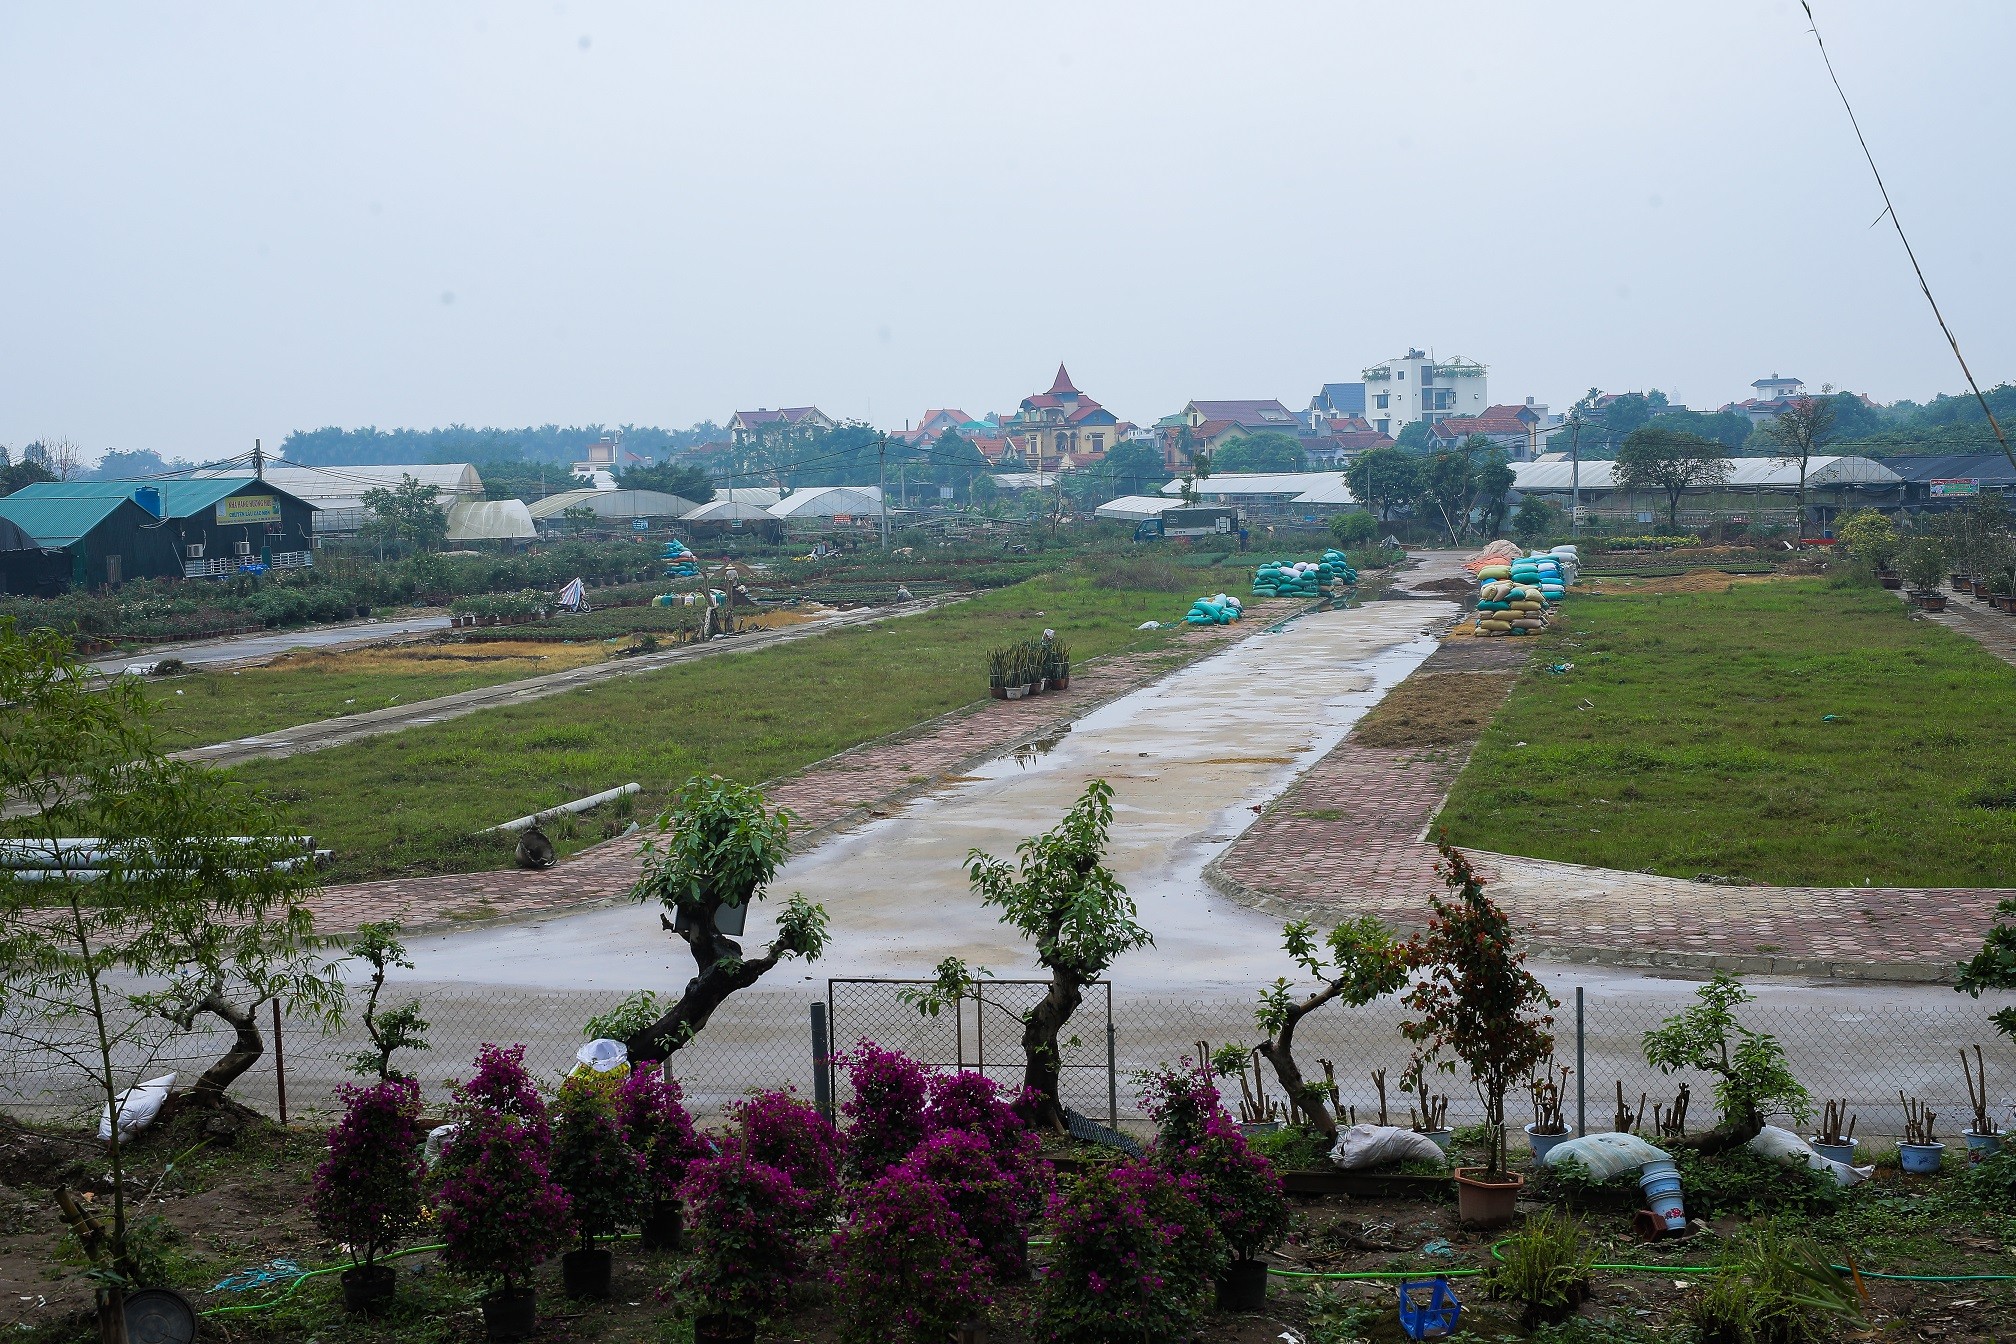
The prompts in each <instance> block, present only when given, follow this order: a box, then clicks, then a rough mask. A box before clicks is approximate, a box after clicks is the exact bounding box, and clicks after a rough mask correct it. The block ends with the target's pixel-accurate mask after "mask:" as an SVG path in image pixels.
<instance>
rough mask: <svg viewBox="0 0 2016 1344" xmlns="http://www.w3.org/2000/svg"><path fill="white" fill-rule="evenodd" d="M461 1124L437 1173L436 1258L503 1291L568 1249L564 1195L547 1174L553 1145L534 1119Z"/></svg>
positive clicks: (485, 1117)
mask: <svg viewBox="0 0 2016 1344" xmlns="http://www.w3.org/2000/svg"><path fill="white" fill-rule="evenodd" d="M460 1123H461V1125H462V1127H461V1129H460V1130H459V1131H457V1133H456V1135H455V1138H454V1140H453V1142H451V1143H450V1144H449V1145H448V1149H447V1151H446V1152H445V1153H443V1154H442V1157H441V1165H440V1166H439V1167H437V1168H436V1169H435V1176H436V1178H437V1181H438V1184H437V1186H436V1188H435V1194H434V1212H435V1216H436V1217H437V1218H438V1219H439V1221H440V1225H441V1236H442V1240H443V1241H445V1242H446V1243H447V1246H446V1249H445V1250H443V1251H442V1253H441V1259H442V1261H443V1263H445V1264H446V1265H447V1266H448V1268H449V1269H451V1270H453V1271H455V1272H456V1273H458V1274H462V1275H465V1276H467V1277H469V1278H472V1279H477V1280H480V1281H482V1282H485V1283H488V1284H491V1285H493V1286H495V1287H497V1288H501V1289H502V1290H503V1291H505V1292H507V1293H508V1292H511V1291H512V1290H514V1289H518V1288H523V1287H525V1286H527V1282H528V1280H530V1278H531V1276H532V1270H533V1269H534V1267H536V1266H538V1265H542V1264H544V1263H545V1262H546V1261H547V1260H549V1259H551V1258H552V1257H553V1255H554V1253H555V1252H556V1251H558V1250H560V1249H561V1247H562V1246H564V1245H565V1244H566V1241H567V1236H568V1233H569V1232H570V1231H571V1230H572V1226H573V1224H572V1221H571V1220H572V1216H573V1215H572V1212H571V1210H570V1209H569V1208H568V1204H567V1193H566V1191H564V1190H562V1189H561V1188H560V1187H559V1186H558V1185H557V1184H555V1183H554V1181H553V1179H552V1176H551V1174H550V1169H549V1167H548V1160H549V1157H550V1153H551V1144H550V1142H548V1141H547V1140H546V1139H545V1138H544V1137H543V1135H542V1134H541V1133H540V1131H539V1130H538V1129H537V1128H536V1127H535V1126H534V1125H533V1124H532V1123H531V1121H529V1120H527V1119H524V1118H522V1117H520V1116H515V1115H506V1114H504V1113H502V1112H496V1111H492V1112H481V1113H474V1114H471V1115H470V1116H468V1117H467V1118H465V1119H463V1120H462V1121H461V1122H460Z"/></svg>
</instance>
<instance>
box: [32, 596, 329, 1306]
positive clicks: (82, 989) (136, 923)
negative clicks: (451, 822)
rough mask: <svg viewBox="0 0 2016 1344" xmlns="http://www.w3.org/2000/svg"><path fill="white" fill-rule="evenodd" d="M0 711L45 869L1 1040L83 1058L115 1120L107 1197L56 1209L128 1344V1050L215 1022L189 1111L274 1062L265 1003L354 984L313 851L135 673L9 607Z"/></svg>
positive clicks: (298, 1003)
mask: <svg viewBox="0 0 2016 1344" xmlns="http://www.w3.org/2000/svg"><path fill="white" fill-rule="evenodd" d="M0 703H4V704H5V705H6V707H7V709H6V713H5V714H4V715H0V795H4V796H5V797H6V798H7V799H8V800H9V802H10V803H11V804H13V806H14V807H15V808H16V809H18V811H17V814H16V815H15V817H14V819H13V820H12V822H11V823H10V834H9V838H8V840H7V841H6V844H7V845H8V847H9V848H10V849H13V850H15V852H16V853H17V854H19V855H21V856H22V857H23V858H24V859H27V860H30V861H31V862H27V863H22V864H18V865H16V864H9V865H0V1002H4V1004H5V1005H6V1009H7V1011H6V1013H5V1015H4V1018H0V1032H4V1033H5V1034H6V1035H7V1036H8V1037H10V1038H11V1039H12V1040H13V1041H14V1042H15V1043H16V1044H18V1045H19V1046H20V1047H21V1048H23V1049H26V1050H29V1051H33V1052H36V1053H38V1054H51V1055H54V1056H56V1057H58V1058H63V1059H68V1060H72V1061H75V1062H76V1064H77V1065H78V1067H80V1068H81V1069H83V1070H85V1071H86V1072H88V1075H89V1078H90V1084H91V1089H92V1092H93V1094H94V1096H95V1098H96V1099H97V1102H98V1104H100V1105H102V1106H103V1107H104V1108H105V1110H106V1113H107V1114H108V1115H111V1116H113V1117H114V1123H113V1124H111V1125H110V1126H109V1130H110V1133H109V1137H108V1140H107V1149H106V1161H107V1165H108V1167H109V1172H108V1175H109V1177H110V1179H109V1182H108V1184H109V1186H110V1189H109V1191H108V1192H107V1198H106V1199H105V1200H104V1201H103V1203H102V1204H100V1205H99V1206H98V1208H97V1209H96V1210H87V1209H85V1208H83V1207H82V1206H81V1205H80V1204H79V1203H78V1201H77V1200H76V1199H75V1198H74V1197H73V1196H72V1195H71V1194H70V1193H69V1191H68V1190H67V1189H60V1188H59V1190H58V1192H57V1202H58V1204H59V1206H60V1207H62V1208H63V1210H64V1216H65V1218H66V1220H67V1221H68V1222H69V1223H70V1226H71V1228H72V1230H73V1231H74V1232H75V1233H76V1235H77V1240H78V1243H79V1245H80V1246H82V1247H83V1249H84V1251H85V1254H86V1255H87V1256H88V1258H89V1259H90V1260H91V1263H92V1267H93V1274H94V1282H95V1284H96V1285H97V1307H98V1331H99V1337H100V1339H101V1340H105V1341H119V1340H123V1339H124V1338H125V1325H124V1320H125V1307H124V1294H125V1291H126V1289H127V1288H128V1287H129V1286H132V1284H133V1283H134V1276H135V1275H136V1273H137V1272H138V1269H139V1266H138V1264H137V1263H136V1260H135V1257H134V1254H133V1250H134V1247H133V1245H132V1243H131V1240H130V1238H129V1228H128V1216H127V1215H128V1199H129V1191H130V1188H131V1183H130V1182H129V1180H128V1178H127V1176H126V1151H125V1148H126V1142H127V1130H128V1128H129V1126H125V1125H121V1124H120V1123H117V1120H118V1118H121V1117H123V1116H124V1114H125V1107H124V1104H123V1102H122V1093H123V1092H124V1091H125V1090H126V1089H127V1088H128V1087H129V1086H131V1085H133V1084H135V1083H137V1082H139V1081H140V1080H141V1076H142V1075H140V1074H139V1073H138V1072H137V1070H138V1069H139V1068H144V1067H146V1065H145V1064H144V1063H143V1064H140V1065H135V1064H134V1063H132V1061H133V1060H135V1059H138V1060H142V1061H145V1060H150V1059H152V1058H155V1057H157V1055H158V1051H159V1049H160V1047H161V1046H162V1045H163V1044H164V1038H165V1037H168V1036H172V1035H174V1034H176V1033H178V1032H180V1031H182V1030H184V1029H185V1024H187V1025H188V1026H193V1025H194V1019H195V1016H196V1015H197V1014H199V1013H215V1014H216V1015H218V1016H220V1017H222V1018H224V1020H226V1021H228V1022H230V1024H231V1026H232V1033H231V1045H230V1047H229V1048H228V1049H227V1051H226V1053H225V1054H224V1055H223V1056H222V1057H221V1058H220V1059H218V1060H217V1062H216V1063H215V1064H213V1065H212V1066H211V1067H210V1068H208V1069H207V1070H205V1071H204V1073H203V1075H202V1077H201V1078H200V1079H199V1080H198V1082H197V1084H196V1086H195V1087H194V1088H192V1089H190V1090H189V1092H188V1093H186V1094H185V1095H184V1097H183V1098H181V1099H178V1101H177V1104H178V1105H183V1104H193V1105H198V1106H214V1105H217V1104H219V1103H220V1102H221V1101H222V1099H223V1097H224V1094H225V1091H226V1089H227V1088H229V1087H230V1085H231V1084H232V1083H233V1082H234V1081H235V1080H236V1079H237V1078H238V1077H240V1076H241V1075H242V1074H243V1073H244V1071H245V1070H246V1069H247V1068H249V1067H251V1065H252V1063H253V1062H254V1061H255V1060H257V1059H258V1058H259V1057H260V1055H261V1054H263V1053H264V1042H263V1040H262V1039H261V1038H260V1036H259V1031H258V1025H257V1018H256V1016H255V1015H254V1013H255V1011H256V1009H257V1008H259V1007H260V1006H262V1005H263V1004H265V1003H267V1002H271V1001H277V1002H279V1003H280V1004H281V1005H282V1006H283V1007H284V1008H287V1009H289V1010H295V1011H305V1012H307V1013H309V1014H312V1015H314V1016H316V1017H318V1018H322V1019H323V1020H333V1017H334V1015H335V1014H336V1012H337V1011H338V1010H339V1009H340V1007H341V1005H342V1002H343V984H342V980H341V978H340V977H339V976H338V975H337V974H336V973H335V971H334V969H333V968H332V967H331V966H330V965H329V964H328V963H327V962H326V961H325V960H323V959H322V958H321V957H319V956H318V955H317V954H316V953H315V952H314V950H313V947H312V944H311V941H310V933H311V926H310V920H309V914H308V909H307V906H306V905H305V904H304V900H305V897H306V896H307V894H308V892H309V890H310V889H311V888H312V887H313V884H314V879H313V874H312V873H311V872H310V871H308V870H307V869H306V868H305V866H303V865H300V864H298V863H291V864H290V863H284V862H283V860H288V859H297V860H298V858H299V857H300V855H301V848H300V846H299V844H298V843H296V842H294V841H292V840H290V839H287V838H285V837H286V828H285V827H284V825H283V824H282V822H281V820H280V818H279V817H278V816H277V815H276V814H275V813H274V811H273V810H272V809H271V808H270V807H269V806H268V805H267V804H266V802H265V801H264V800H263V799H262V798H261V797H260V796H259V795H257V794H255V793H253V792H250V791H248V790H246V789H244V788H243V787H241V786H239V785H237V784H235V783H233V782H232V781H231V780H230V779H228V778H227V777H225V776H222V775H218V774H215V773H213V772H211V771H208V770H204V769H202V768H200V767H197V766H193V765H189V764H186V763H182V762H177V761H172V760H169V759H168V758H167V755H166V754H165V752H164V750H163V747H162V744H161V742H160V737H159V733H158V731H157V730H156V729H155V727H154V725H153V724H152V722H151V721H150V717H149V714H150V708H149V704H148V701H147V698H146V695H145V693H144V692H143V691H142V690H141V687H140V685H139V683H138V681H137V680H135V679H133V678H125V677H122V678H118V679H115V680H114V681H113V682H112V683H111V684H109V685H103V684H102V683H99V682H98V680H97V678H95V677H94V675H93V674H92V673H91V670H90V669H89V668H88V667H87V666H85V665H84V664H83V663H82V662H81V661H79V660H78V658H77V657H76V654H75V652H74V651H73V649H72V648H71V646H70V642H69V640H68V639H67V638H66V637H64V636H63V635H61V634H59V633H57V632H56V631H54V630H50V629H38V630H32V631H26V632H23V631H22V630H20V629H19V628H18V627H17V626H16V625H15V623H14V620H13V618H11V617H4V618H0ZM79 836H93V837H97V839H98V843H97V844H96V845H94V846H91V847H89V848H85V847H82V846H78V845H76V844H74V843H70V842H71V841H72V840H73V838H74V837H79ZM135 986H151V987H152V991H151V992H147V993H143V992H140V991H139V990H138V989H136V988H135ZM164 986H165V988H164ZM101 1218H105V1219H106V1221H101Z"/></svg>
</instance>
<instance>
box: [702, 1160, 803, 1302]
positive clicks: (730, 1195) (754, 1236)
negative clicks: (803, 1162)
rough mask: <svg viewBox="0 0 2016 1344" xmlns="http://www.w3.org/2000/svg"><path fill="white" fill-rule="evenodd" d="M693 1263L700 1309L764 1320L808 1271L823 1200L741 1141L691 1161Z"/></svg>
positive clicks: (787, 1296) (786, 1297) (788, 1296)
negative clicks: (809, 1251)
mask: <svg viewBox="0 0 2016 1344" xmlns="http://www.w3.org/2000/svg"><path fill="white" fill-rule="evenodd" d="M680 1194H681V1196H682V1197H683V1198H684V1199H685V1201H686V1210H687V1221H688V1226H689V1227H690V1229H691V1235H690V1237H689V1242H690V1247H689V1249H691V1251H692V1252H693V1257H694V1259H693V1264H692V1266H691V1267H690V1268H688V1269H687V1270H686V1271H685V1273H684V1274H683V1275H681V1277H680V1288H681V1289H682V1291H683V1292H684V1294H685V1296H686V1297H687V1299H688V1300H689V1301H690V1302H691V1303H692V1304H693V1305H694V1306H695V1307H696V1308H697V1309H698V1310H700V1311H702V1312H707V1313H714V1314H719V1315H723V1316H729V1317H734V1318H738V1319H740V1320H743V1321H748V1322H755V1323H760V1322H762V1321H764V1320H766V1319H768V1318H769V1317H771V1316H773V1315H775V1314H777V1313H778V1312H779V1311H781V1310H783V1308H784V1306H785V1304H786V1303H787V1302H789V1300H790V1296H791V1290H792V1288H793V1287H795V1286H796V1285H797V1284H798V1282H799V1281H800V1280H802V1279H803V1278H804V1277H805V1275H806V1272H807V1265H808V1261H807V1241H808V1238H809V1234H810V1232H811V1230H812V1228H813V1227H814V1226H815V1224H816V1222H817V1219H818V1217H819V1202H818V1200H817V1199H816V1198H815V1197H813V1196H812V1195H811V1194H809V1193H807V1192H806V1191H804V1190H802V1189H800V1188H799V1187H798V1186H797V1185H796V1184H795V1183H793V1181H792V1179H791V1177H790V1176H789V1175H787V1174H786V1173H784V1172H782V1171H779V1170H778V1169H777V1168H776V1167H773V1166H770V1165H769V1164H768V1163H765V1162H762V1161H759V1160H758V1159H757V1158H755V1157H754V1156H752V1155H751V1153H750V1151H749V1149H748V1148H747V1147H745V1146H744V1145H742V1144H739V1143H731V1144H729V1145H728V1146H727V1147H726V1148H725V1149H724V1150H723V1151H722V1152H721V1153H720V1155H718V1156H715V1157H708V1158H702V1159H700V1160H698V1161H695V1162H691V1163H689V1164H688V1165H687V1168H686V1179H685V1181H684V1183H683V1184H682V1185H681V1186H680Z"/></svg>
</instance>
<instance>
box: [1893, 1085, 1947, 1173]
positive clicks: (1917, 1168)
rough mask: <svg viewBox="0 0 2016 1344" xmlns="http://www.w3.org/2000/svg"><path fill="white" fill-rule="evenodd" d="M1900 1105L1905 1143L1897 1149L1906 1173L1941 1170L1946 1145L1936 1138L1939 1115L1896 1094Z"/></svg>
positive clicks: (1913, 1099)
mask: <svg viewBox="0 0 2016 1344" xmlns="http://www.w3.org/2000/svg"><path fill="white" fill-rule="evenodd" d="M1897 1104H1898V1105H1899V1106H1900V1107H1902V1108H1903V1111H1904V1141H1903V1142H1902V1143H1900V1144H1898V1145H1897V1156H1898V1160H1899V1162H1900V1164H1901V1165H1902V1166H1903V1168H1904V1170H1906V1171H1911V1172H1920V1173H1923V1172H1930V1171H1937V1170H1939V1164H1940V1160H1941V1158H1942V1156H1943V1155H1944V1153H1945V1151H1946V1145H1945V1144H1943V1143H1941V1142H1940V1141H1939V1139H1938V1138H1937V1137H1936V1136H1935V1134H1934V1131H1933V1128H1932V1126H1933V1125H1934V1124H1935V1123H1936V1122H1937V1121H1938V1119H1939V1113H1938V1112H1937V1111H1935V1110H1933V1109H1932V1108H1931V1107H1929V1106H1927V1105H1926V1104H1925V1103H1924V1102H1922V1101H1920V1100H1918V1099H1917V1098H1916V1097H1907V1096H1905V1095H1904V1094H1903V1093H1902V1092H1899V1093H1898V1094H1897Z"/></svg>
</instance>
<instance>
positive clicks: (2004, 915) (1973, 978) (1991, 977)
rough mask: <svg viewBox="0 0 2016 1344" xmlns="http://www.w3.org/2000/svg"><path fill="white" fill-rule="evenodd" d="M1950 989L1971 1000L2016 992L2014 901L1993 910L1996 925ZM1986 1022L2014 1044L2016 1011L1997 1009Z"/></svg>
mask: <svg viewBox="0 0 2016 1344" xmlns="http://www.w3.org/2000/svg"><path fill="white" fill-rule="evenodd" d="M1953 988H1954V989H1955V990H1957V991H1959V992H1960V993H1962V994H1965V995H1968V996H1969V997H1970V998H1976V999H1978V998H1980V997H1981V995H1982V993H1983V992H1984V991H1986V990H1990V989H2016V899H2011V898H2004V899H2003V900H2002V901H2000V902H1999V903H1997V905H1996V906H1995V923H1994V926H1993V927H1991V928H1990V929H1989V930H1988V936H1987V937H1986V938H1984V939H1983V940H1982V942H1981V950H1980V951H1979V952H1976V953H1975V954H1974V955H1973V957H1972V958H1971V959H1970V960H1969V961H1968V962H1967V964H1966V965H1964V966H1962V967H1961V968H1960V976H1959V978H1958V979H1957V980H1955V981H1954V982H1953ZM1988 1020H1989V1021H1990V1022H1993V1023H1994V1024H1995V1030H1997V1031H1999V1032H2001V1033H2002V1034H2003V1035H2004V1036H2007V1037H2008V1038H2009V1039H2010V1040H2012V1041H2016V1007H2011V1008H1998V1009H1996V1010H1995V1011H1994V1012H1993V1013H1992V1014H1990V1015H1989V1018H1988Z"/></svg>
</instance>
